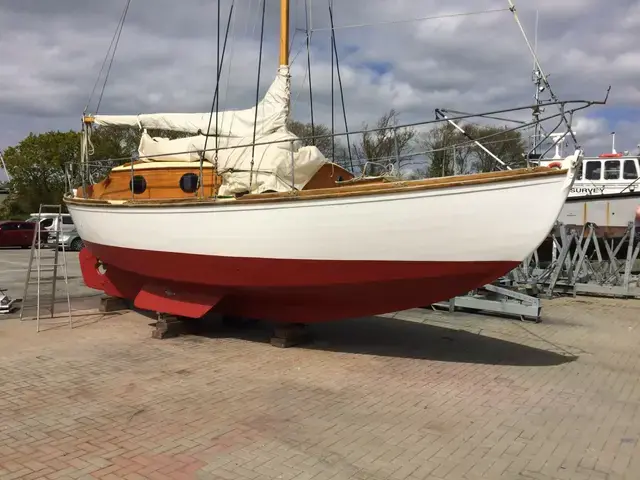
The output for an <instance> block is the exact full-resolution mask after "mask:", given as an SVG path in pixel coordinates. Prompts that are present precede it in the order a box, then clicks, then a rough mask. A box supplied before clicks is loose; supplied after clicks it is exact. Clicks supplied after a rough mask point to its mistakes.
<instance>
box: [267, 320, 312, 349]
mask: <svg viewBox="0 0 640 480" xmlns="http://www.w3.org/2000/svg"><path fill="white" fill-rule="evenodd" d="M310 341H311V334H310V333H309V330H308V329H307V326H306V325H305V324H303V323H287V324H284V325H278V326H277V327H275V328H274V330H273V337H271V345H273V346H274V347H278V348H289V347H294V346H296V345H301V344H304V343H308V342H310Z"/></svg>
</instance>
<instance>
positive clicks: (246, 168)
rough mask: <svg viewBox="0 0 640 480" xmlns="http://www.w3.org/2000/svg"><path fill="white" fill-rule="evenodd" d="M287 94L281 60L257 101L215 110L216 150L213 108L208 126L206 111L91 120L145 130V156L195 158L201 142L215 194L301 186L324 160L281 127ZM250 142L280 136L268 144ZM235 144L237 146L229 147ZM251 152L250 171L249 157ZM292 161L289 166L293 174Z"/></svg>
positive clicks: (152, 158) (142, 141)
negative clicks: (157, 133)
mask: <svg viewBox="0 0 640 480" xmlns="http://www.w3.org/2000/svg"><path fill="white" fill-rule="evenodd" d="M289 96H290V82H289V68H288V67H287V66H281V67H280V68H279V70H278V74H277V76H276V79H275V80H274V82H273V83H272V84H271V86H270V87H269V90H268V91H267V93H266V94H265V96H264V98H263V99H262V100H261V101H260V102H259V103H258V106H257V111H258V115H257V121H256V107H253V108H249V109H245V110H228V111H224V112H218V132H217V135H218V136H217V147H218V149H219V150H218V151H217V155H216V151H215V150H214V149H215V147H216V137H214V136H209V137H208V140H206V139H207V137H206V136H205V135H203V134H202V133H203V132H208V134H209V135H216V128H215V127H216V114H215V112H214V114H213V118H212V120H211V127H210V128H209V118H210V117H211V113H210V112H207V113H155V114H145V115H96V116H95V117H94V118H95V120H94V121H95V124H96V125H104V126H130V127H132V126H133V127H135V126H138V127H140V128H142V129H145V131H144V132H143V133H142V138H141V139H140V146H139V147H138V152H139V154H140V157H141V159H142V160H144V161H171V162H176V161H178V162H199V161H200V155H201V152H202V151H203V150H204V146H205V142H206V144H207V151H206V152H205V154H204V156H205V159H206V160H208V161H209V162H211V163H215V161H216V156H217V165H218V172H219V174H220V175H222V180H223V184H222V186H221V187H220V191H219V194H220V195H233V194H236V193H243V192H251V193H261V192H264V191H276V192H285V191H290V190H291V183H292V180H293V181H294V184H295V187H296V189H301V188H303V187H304V186H305V185H306V183H307V182H308V181H309V180H310V179H311V177H313V175H315V173H316V172H317V171H318V170H319V169H320V167H321V166H322V165H323V164H325V163H326V162H327V160H326V158H325V157H324V156H323V155H322V153H321V152H320V150H318V148H316V147H313V146H306V147H303V146H301V142H300V141H299V140H298V137H296V136H295V135H294V134H292V133H291V132H289V131H288V130H287V128H286V122H287V116H288V109H289V103H288V102H289ZM254 125H256V127H257V128H256V130H255V143H266V142H275V141H280V142H282V143H271V144H268V145H255V146H253V147H252V144H253V135H254ZM147 128H154V129H161V130H171V131H180V132H188V133H193V134H195V135H194V136H191V137H186V138H178V139H174V140H170V139H168V138H164V137H151V136H150V135H149V134H147V132H146V129H147ZM229 147H236V148H229ZM252 158H253V161H254V165H253V174H252V175H251V172H250V171H251V160H252ZM292 167H294V171H293V175H292Z"/></svg>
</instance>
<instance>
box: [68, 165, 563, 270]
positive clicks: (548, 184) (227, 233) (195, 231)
mask: <svg viewBox="0 0 640 480" xmlns="http://www.w3.org/2000/svg"><path fill="white" fill-rule="evenodd" d="M572 178H573V171H569V173H568V174H567V175H566V176H565V175H554V176H546V177H540V178H537V179H517V178H516V179H514V180H510V181H502V182H494V183H485V184H475V185H469V186H456V187H446V188H438V189H431V190H419V191H407V192H402V193H387V194H376V195H372V194H370V195H361V196H351V197H337V198H330V199H317V200H298V201H280V202H273V203H271V202H269V203H240V202H239V203H238V204H236V205H234V204H232V203H233V202H230V203H231V204H226V205H222V204H217V205H216V204H208V205H202V206H170V205H164V206H162V207H145V206H109V205H79V204H75V203H70V204H68V209H69V212H70V213H71V215H72V216H73V219H74V223H75V225H76V227H77V230H78V233H79V234H80V236H81V237H82V238H83V240H84V241H85V242H87V243H89V244H97V245H103V246H110V247H121V248H126V249H136V250H147V251H155V252H173V253H185V254H199V255H209V256H222V257H241V258H269V259H306V260H373V261H376V260H384V261H447V262H452V261H454V262H470V261H471V262H473V261H521V260H522V259H523V258H525V257H526V256H527V255H528V254H529V253H531V251H533V250H534V249H535V248H536V247H537V246H538V245H539V244H540V243H541V242H542V241H543V240H544V238H545V237H546V236H547V235H548V233H549V231H550V229H551V228H552V226H553V224H554V221H555V220H556V218H557V217H558V215H559V214H560V211H561V209H562V207H563V205H564V202H565V200H566V198H567V195H568V191H569V188H570V186H571V183H572Z"/></svg>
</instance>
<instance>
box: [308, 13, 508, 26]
mask: <svg viewBox="0 0 640 480" xmlns="http://www.w3.org/2000/svg"><path fill="white" fill-rule="evenodd" d="M508 10H510V9H509V8H495V9H492V10H480V11H476V12H463V13H449V14H446V15H436V16H431V17H418V18H408V19H402V20H389V21H385V22H374V23H359V24H354V25H340V26H338V27H334V28H333V29H332V28H328V27H324V28H316V29H314V30H313V31H314V32H322V31H326V30H342V29H346V28H362V27H375V26H379V25H393V24H399V23H410V22H421V21H425V20H439V19H443V18H453V17H467V16H471V15H483V14H487V13H497V12H506V11H508Z"/></svg>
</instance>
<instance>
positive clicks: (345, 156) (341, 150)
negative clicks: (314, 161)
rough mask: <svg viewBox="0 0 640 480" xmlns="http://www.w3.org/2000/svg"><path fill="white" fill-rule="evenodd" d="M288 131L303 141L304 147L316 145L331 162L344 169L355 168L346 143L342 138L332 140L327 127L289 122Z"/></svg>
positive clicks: (320, 124) (319, 124)
mask: <svg viewBox="0 0 640 480" xmlns="http://www.w3.org/2000/svg"><path fill="white" fill-rule="evenodd" d="M287 129H288V130H289V131H290V132H291V133H293V134H294V135H296V136H297V137H299V138H300V139H302V143H303V145H314V144H315V146H316V147H318V150H320V152H322V154H323V155H324V156H325V157H326V158H328V159H331V161H333V162H335V163H337V164H338V165H340V166H342V167H344V168H347V169H351V168H352V167H353V165H352V163H353V158H350V157H349V152H348V149H347V147H346V145H345V143H344V142H343V141H342V140H341V139H340V138H337V137H333V138H332V137H331V136H330V135H331V129H330V128H329V127H327V126H326V125H323V124H322V123H315V124H314V125H313V128H312V126H311V123H302V122H298V121H295V120H289V122H288V123H287ZM317 137H322V138H317ZM314 140H315V141H314Z"/></svg>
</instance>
